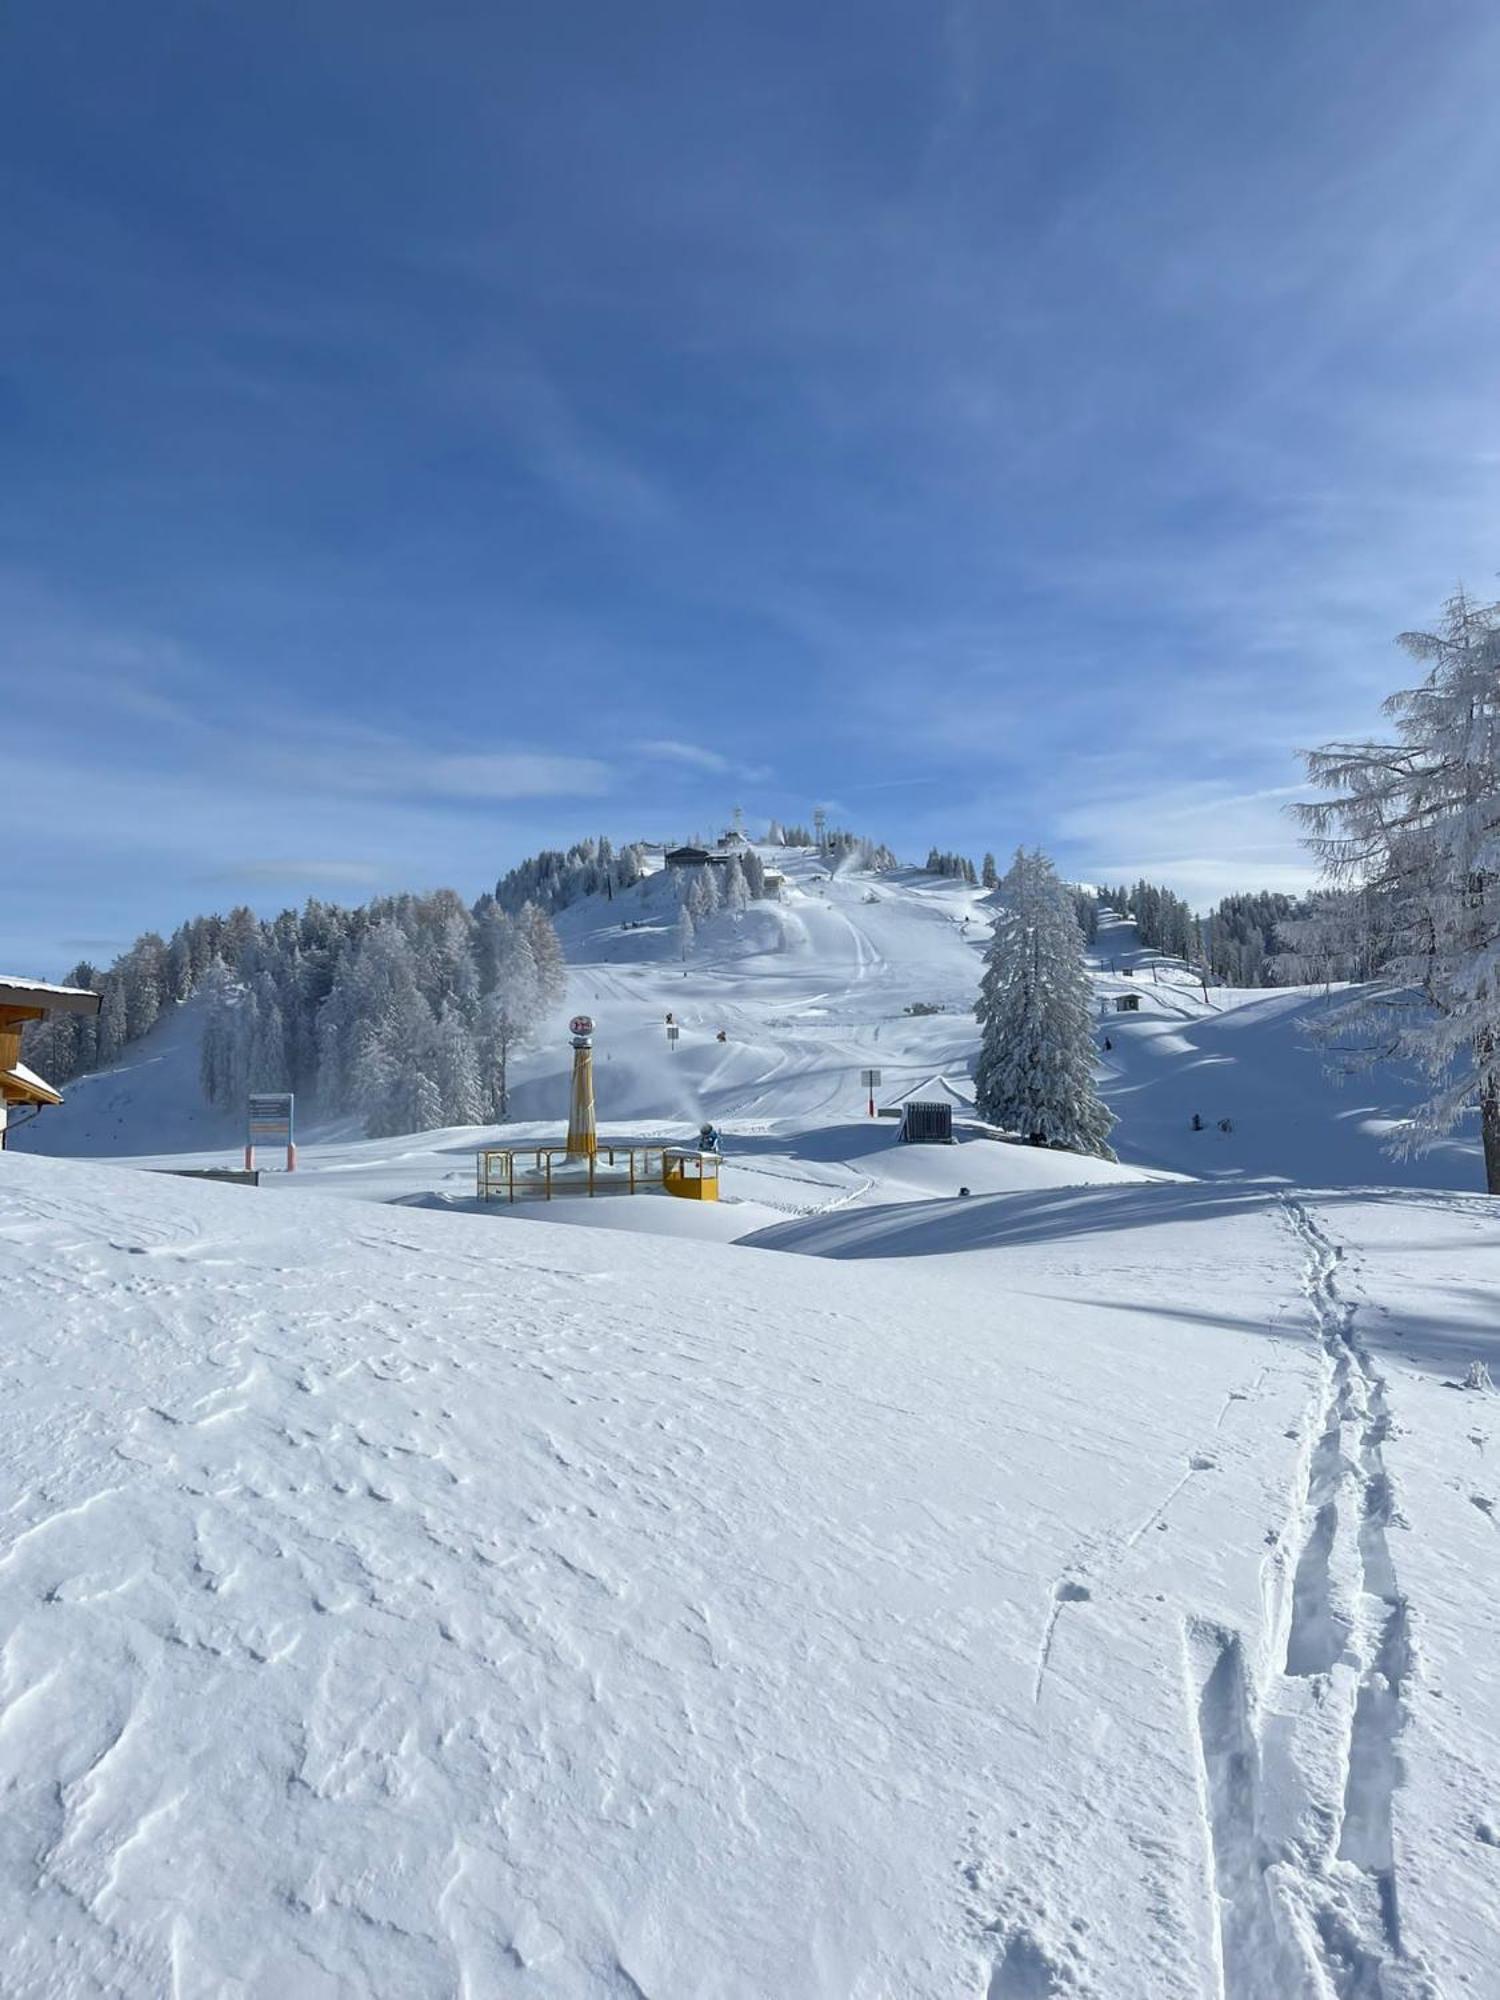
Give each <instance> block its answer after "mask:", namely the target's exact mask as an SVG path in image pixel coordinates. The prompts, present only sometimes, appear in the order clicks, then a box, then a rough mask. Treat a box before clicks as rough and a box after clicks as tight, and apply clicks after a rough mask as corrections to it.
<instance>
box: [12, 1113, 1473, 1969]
mask: <svg viewBox="0 0 1500 2000" xmlns="http://www.w3.org/2000/svg"><path fill="white" fill-rule="evenodd" d="M994 1150H996V1151H1012V1150H1016V1149H1000V1148H996V1149H994ZM625 1205H626V1204H622V1206H625ZM921 1212H922V1213H923V1214H925V1215H926V1216H927V1217H928V1218H929V1219H930V1221H931V1224H932V1226H933V1228H934V1230H935V1232H936V1233H935V1235H934V1237H933V1240H932V1241H931V1242H929V1243H928V1245H927V1246H926V1251H925V1254H921V1255H915V1256H902V1257H896V1258H894V1259H893V1258H891V1257H888V1256H883V1255H880V1256H877V1257H876V1259H875V1260H874V1261H865V1260H864V1258H863V1257H856V1258H855V1260H854V1261H847V1260H842V1261H828V1260H827V1259H825V1258H823V1257H820V1256H818V1255H813V1256H779V1255H773V1254H768V1253H767V1252H766V1251H764V1250H758V1249H751V1248H739V1247H735V1246H728V1245H722V1246H721V1245H716V1244H712V1243H702V1242H699V1243H688V1244H684V1243H674V1242H669V1241H661V1240H648V1239H644V1238H636V1239H634V1240H632V1239H630V1238H628V1237H622V1236H619V1235H615V1234H607V1233H604V1232H600V1231H589V1230H579V1229H572V1230H559V1229H555V1228H550V1227H545V1226H543V1227H535V1228H516V1227H506V1226H504V1225H502V1224H500V1223H499V1222H498V1221H497V1220H496V1219H494V1218H490V1217H471V1216H465V1215H459V1216H445V1215H435V1214H429V1213H421V1212H415V1211H407V1210H398V1209H392V1208H389V1207H374V1206H371V1205H370V1204H368V1203H349V1202H340V1201H335V1200H328V1199H325V1200H296V1199H277V1198H275V1197H273V1196H270V1195H267V1194H266V1193H264V1192H261V1193H256V1192H253V1191H248V1190H242V1189H237V1188H212V1187H204V1186H200V1185H194V1184H192V1183H188V1182H184V1181H180V1180H171V1179H166V1178H162V1177H158V1176H155V1175H149V1174H142V1173H138V1172H132V1171H126V1170H122V1169H119V1168H108V1167H97V1166H80V1165H75V1164H72V1163H63V1162H52V1161H47V1160H38V1159H28V1158H25V1157H23V1156H21V1155H18V1154H9V1155H5V1156H0V1284H3V1288H4V1296H5V1298H6V1302H7V1312H6V1315H5V1323H4V1334H3V1349H0V1354H3V1366H4V1371H5V1395H4V1398H3V1400H0V1523H3V1526H0V1631H3V1650H0V1676H3V1678H0V1777H3V1782H4V1786H5V1794H6V1801H7V1803H6V1812H5V1815H4V1820H3V1826H4V1833H3V1836H0V1925H3V1932H4V1935H5V1938H6V1940H7V1947H6V1953H7V1955H6V1975H5V1982H4V1983H5V1990H6V1991H7V1993H14V1994H16V1995H18V1996H20V1995H25V1996H44V1995H45V1996H59V2000H60V1997H61V1996H68V2000H74V1996H85V1995H90V1996H102V1995H105V1994H108V1995H111V1996H121V2000H136V1996H140V2000H157V1996H160V1995H163V1994H167V1993H172V1994H176V1995H180V1996H183V2000H200V1996H201V1997H202V2000H206V1997H207V1996H210V1995H219V1994H224V1993H244V1994H247V1995H248V1994H257V1995H258V1994H269V1993H286V1994H294V1995H297V1996H299V2000H301V1996H309V2000H317V1996H324V1995H328V1996H332V1995H335V1994H338V1995H370V1996H382V2000H384V1996H391V1995H403V1994H411V1995H417V1994H422V1995H427V1994H447V1993H452V1994H458V1993H466V1994H474V1995H480V1994H482V1995H486V1996H488V1995H497V1996H499V1995H505V1994H511V1993H514V1994H517V1995H520V1994H535V1995H545V1996H559V2000H562V1996H566V2000H587V1996H595V1995H597V1996H616V2000H618V1996H621V1995H625V1994H632V1995H637V1996H639V1995H642V1994H652V1995H667V1994H695V1995H699V1994H701V1995H719V1996H726V2000H727V1996H743V2000H762V1996H765V1995H768V1994H775V1995H778V1996H781V1995H786V1996H796V1997H797V2000H815V1996H827V2000H847V1996H854V1995H867V1996H873V1995H878V1994H891V1995H894V1994H900V1995H902V1996H911V2000H924V1996H932V2000H951V1996H953V1995H955V1994H958V1995H964V1994H971V1995H974V1996H975V2000H983V1996H989V2000H1019V1997H1020V1996H1036V1995H1047V1994H1053V1995H1061V1994H1068V1993H1072V1994H1079V1995H1083V1994H1090V1995H1095V1996H1099V2000H1103V1996H1109V2000H1202V1996H1204V1995H1206V1994H1214V1993H1227V1994H1229V1995H1233V1996H1236V2000H1239V1997H1240V1996H1250V2000H1273V1996H1274V2000H1288V1996H1296V1995H1303V1994H1305V1995H1307V1996H1309V2000H1311V1996H1314V1995H1321V1994H1344V1993H1347V1994H1359V1995H1366V1994H1369V1995H1374V1994H1383V1995H1386V1996H1415V1995H1437V1994H1440V1993H1452V1994H1456V1993H1459V1992H1467V1993H1473V1994H1479V1993H1482V1992H1485V1991H1487V1990H1490V1989H1489V1982H1491V1981H1492V1974H1493V1966H1494V1963H1495V1952H1496V1945H1497V1941H1500V1889H1497V1878H1496V1872H1495V1862H1496V1855H1497V1853H1500V1846H1497V1842H1500V1830H1497V1821H1500V1761H1497V1729H1500V1724H1497V1711H1496V1706H1495V1703H1494V1701H1493V1687H1492V1685H1491V1681H1492V1678H1493V1676H1492V1671H1491V1662H1492V1661H1493V1659H1494V1658H1495V1656H1496V1646H1497V1641H1500V1631H1497V1629H1496V1609H1495V1607H1496V1603H1497V1601H1500V1593H1497V1592H1496V1591H1495V1589H1494V1588H1493V1584H1494V1580H1495V1574H1496V1569H1497V1550H1500V1544H1497V1542H1496V1528H1495V1523H1496V1519H1497V1517H1500V1489H1497V1486H1496V1481H1495V1477H1494V1472H1493V1464H1492V1460H1493V1457H1494V1454H1495V1452H1496V1451H1497V1450H1500V1441H1497V1439H1496V1438H1495V1437H1494V1436H1493V1435H1492V1433H1493V1432H1494V1430H1495V1423H1494V1417H1493V1413H1492V1399H1490V1398H1486V1397H1484V1396H1482V1395H1474V1394H1463V1393H1455V1392H1454V1390H1453V1389H1452V1388H1451V1387H1450V1386H1448V1385H1449V1384H1450V1383H1452V1382H1453V1381H1455V1380H1457V1379H1459V1378H1460V1377H1461V1374H1462V1372H1463V1370H1464V1368H1465V1367H1466V1366H1467V1364H1468V1362H1469V1361H1470V1360H1473V1359H1478V1358H1483V1357H1486V1356H1488V1357H1490V1358H1491V1359H1492V1360H1494V1361H1496V1362H1497V1365H1500V1357H1497V1355H1496V1345H1497V1343H1496V1336H1495V1332H1494V1328H1495V1325H1496V1323H1497V1314H1496V1305H1497V1303H1500V1256H1497V1252H1496V1249H1495V1246H1494V1241H1493V1230H1492V1228H1491V1226H1490V1222H1489V1215H1488V1205H1487V1204H1486V1203H1484V1202H1483V1201H1481V1200H1477V1199H1473V1200H1460V1199H1456V1198H1453V1197H1411V1196H1404V1197H1392V1198H1389V1199H1382V1198H1378V1197H1360V1198H1356V1199H1350V1198H1349V1197H1347V1196H1343V1195H1334V1196H1331V1197H1326V1198H1324V1197H1316V1196H1299V1197H1295V1198H1291V1199H1286V1198H1282V1197H1279V1196H1278V1195H1277V1194H1276V1193H1275V1192H1274V1191H1268V1190H1264V1189H1249V1188H1243V1187H1240V1188H1230V1187H1225V1186H1223V1185H1198V1186H1184V1185H1182V1184H1173V1183H1158V1184H1155V1185H1150V1184H1146V1185H1139V1184H1138V1185H1123V1186H1122V1185H1104V1186H1096V1187H1093V1188H1087V1189H1075V1190H1072V1191H1056V1190H1054V1191H1053V1192H1052V1193H1050V1194H1040V1193H1033V1194H1021V1195H1014V1196H1003V1195H996V1196H989V1197H976V1198H974V1199H972V1200H970V1201H968V1202H937V1203H931V1202H929V1203H925V1204H923V1205H922V1211H921ZM884 1213H885V1214H886V1215H887V1216H890V1217H892V1218H894V1217H895V1216H896V1215H897V1214H898V1211H896V1210H894V1209H892V1210H887V1211H884ZM880 1214H881V1211H874V1210H872V1211H869V1212H868V1219H869V1220H871V1221H873V1220H875V1219H877V1218H878V1216H879V1215H880ZM902 1226H903V1227H905V1226H907V1225H906V1224H903V1225H902ZM792 1227H793V1228H794V1229H798V1230H806V1229H808V1228H812V1229H822V1230H837V1229H839V1228H842V1227H844V1222H843V1220H842V1218H841V1217H840V1216H839V1215H838V1214H836V1213H833V1214H830V1215H828V1216H827V1217H826V1218H824V1219H823V1220H822V1221H821V1222H819V1221H816V1220H814V1221H813V1222H812V1223H805V1224H804V1223H799V1224H795V1225H792ZM793 1247H797V1248H801V1249H813V1250H817V1249H818V1248H819V1247H828V1248H836V1247H837V1246H836V1245H834V1244H832V1243H830V1244H827V1245H825V1246H819V1245H818V1244H817V1243H813V1242H808V1241H807V1240H806V1239H805V1237H804V1239H803V1240H802V1241H800V1242H798V1243H796V1244H795V1245H794V1246H793ZM882 1247H884V1248H885V1249H892V1248H910V1247H911V1246H910V1245H903V1244H896V1243H893V1242H891V1241H889V1240H887V1241H886V1243H885V1244H884V1246H882V1245H881V1244H880V1243H879V1242H871V1241H869V1240H867V1241H866V1243H865V1246H864V1249H865V1252H866V1253H868V1252H869V1251H870V1250H872V1249H874V1250H876V1251H879V1250H881V1248H882ZM846 1249H847V1245H846Z"/></svg>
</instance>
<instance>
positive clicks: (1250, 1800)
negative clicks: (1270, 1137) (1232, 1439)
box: [1186, 1195, 1437, 2000]
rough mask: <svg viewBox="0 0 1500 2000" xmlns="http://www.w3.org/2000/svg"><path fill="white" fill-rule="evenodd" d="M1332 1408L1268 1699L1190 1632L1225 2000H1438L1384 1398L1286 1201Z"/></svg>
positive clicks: (1323, 1256)
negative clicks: (1415, 1812) (1417, 1895)
mask: <svg viewBox="0 0 1500 2000" xmlns="http://www.w3.org/2000/svg"><path fill="white" fill-rule="evenodd" d="M1282 1208H1283V1211H1284V1214H1285V1217H1286V1221H1287V1224H1288V1227H1289V1229H1290V1231H1291V1233H1292V1235H1293V1237H1294V1238H1295V1240H1296V1242H1297V1243H1298V1245H1299V1247H1300V1249H1301V1251H1302V1254H1303V1259H1304V1263H1303V1278H1302V1283H1303V1291H1304V1294H1305V1297H1306V1300H1307V1305H1308V1308H1309V1311H1310V1314H1311V1318H1312V1321H1313V1325H1314V1328H1315V1332H1316V1335H1317V1338H1318V1341H1319V1344H1320V1346H1321V1348H1322V1351H1323V1358H1324V1391H1323V1396H1322V1403H1321V1407H1320V1409H1319V1411H1318V1412H1317V1419H1316V1422H1315V1425H1314V1437H1313V1441H1312V1444H1311V1449H1310V1451H1309V1455H1308V1465H1307V1472H1306V1478H1305V1482H1304V1487H1303V1491H1302V1494H1301V1498H1300V1503H1299V1505H1298V1506H1297V1508H1296V1510H1295V1513H1294V1517H1293V1520H1292V1522H1291V1523H1290V1524H1289V1528H1290V1531H1291V1534H1293V1535H1295V1534H1296V1533H1297V1532H1298V1531H1299V1530H1300V1533H1301V1548H1300V1551H1299V1553H1298V1556H1297V1561H1296V1565H1295V1570H1294V1574H1293V1579H1292V1587H1291V1598H1290V1605H1289V1617H1288V1622H1287V1632H1286V1639H1285V1646H1284V1649H1283V1651H1282V1656H1281V1663H1280V1671H1279V1672H1274V1673H1272V1674H1271V1675H1270V1676H1269V1677H1268V1679H1267V1684H1266V1685H1265V1686H1264V1688H1263V1689H1262V1690H1261V1692H1260V1694H1259V1699H1257V1693H1256V1687H1255V1681H1256V1676H1255V1674H1254V1673H1253V1672H1252V1669H1251V1666H1250V1663H1249V1662H1248V1660H1247V1658H1246V1652H1245V1646H1244V1643H1243V1641H1242V1640H1241V1638H1240V1636H1239V1635H1238V1634H1237V1633H1234V1632H1230V1631H1226V1630H1224V1629H1222V1628H1218V1627H1214V1626H1212V1625H1209V1624H1205V1623H1202V1622H1192V1621H1190V1623H1189V1626H1188V1629H1187V1634H1186V1637H1187V1659H1188V1673H1189V1686H1190V1690H1191V1691H1192V1693H1193V1700H1194V1719H1195V1724H1196V1728H1197V1733H1198V1743H1199V1757H1200V1768H1201V1776H1202V1786H1203V1812H1204V1819H1205V1823H1206V1830H1207V1844H1208V1851H1209V1854H1210V1856H1211V1880H1212V1884H1213V1888H1214V1893H1215V1900H1216V1903H1217V1907H1218V1913H1219V1952H1220V1964H1219V1971H1220V1979H1221V1991H1222V1994H1223V2000H1284V1996H1286V1995H1288V1994H1292V1993H1300V1992H1306V1993H1309V1994H1313V1993H1330V1994H1332V1995H1334V1996H1336V2000H1436V1995H1437V1988H1436V1986H1435V1985H1434V1984H1433V1983H1432V1981H1431V1980H1430V1978H1429V1977H1428V1975H1427V1974H1426V1972H1425V1970H1424V1968H1423V1966H1422V1965H1421V1963H1420V1962H1419V1961H1417V1960H1415V1959H1414V1958H1412V1957H1411V1956H1409V1955H1408V1952H1407V1949H1406V1944H1405V1940H1404V1938H1403V1935H1402V1929H1401V1914H1400V1894H1399V1882H1398V1868H1397V1852H1396V1841H1395V1835H1394V1829H1393V1801H1394V1798H1395V1794H1396V1790H1397V1788H1398V1785H1399V1783H1400V1762H1399V1756H1398V1749H1397V1745H1398V1742H1399V1738H1400V1736H1401V1732H1402V1730H1403V1727H1404V1725H1405V1721H1406V1691H1407V1688H1408V1686H1409V1683H1410V1680H1411V1676H1412V1671H1413V1655H1412V1638H1411V1616H1410V1609H1409V1606H1408V1604H1407V1601H1406V1599H1405V1597H1404V1596H1403V1595H1402V1593H1401V1590H1400V1587H1399V1583H1398V1580H1397V1576H1396V1569H1395V1564H1394V1561H1393V1558H1392V1553H1391V1547H1390V1530H1391V1528H1392V1527H1393V1526H1396V1525H1400V1517H1399V1515H1398V1513H1397V1511H1396V1506H1395V1500H1394V1496H1393V1491H1392V1486H1391V1481H1390V1477H1389V1474H1388V1473H1387V1471H1386V1468H1385V1462H1384V1453H1383V1447H1384V1445H1385V1442H1386V1440H1387V1438H1388V1436H1389V1433H1390V1415H1389V1410H1388V1405H1387V1396H1386V1386H1385V1382H1384V1379H1383V1377H1382V1376H1381V1374H1380V1373H1379V1371H1378V1370H1377V1369H1376V1368H1375V1366H1374V1364H1373V1363H1372V1361H1371V1360H1370V1357H1369V1355H1368V1353H1367V1352H1366V1350H1365V1349H1364V1347H1363V1346H1362V1345H1361V1343H1360V1341H1359V1338H1358V1335H1357V1333H1356V1328H1355V1313H1356V1309H1355V1306H1354V1304H1353V1302H1352V1301H1350V1300H1349V1299H1347V1298H1346V1297H1345V1295H1344V1292H1343V1290H1342V1288H1341V1285H1340V1274H1341V1271H1342V1269H1343V1265H1344V1259H1343V1253H1342V1251H1341V1250H1340V1248H1339V1246H1338V1245H1336V1244H1335V1243H1333V1242H1332V1241H1331V1240H1330V1239H1329V1238H1328V1236H1327V1235H1326V1234H1325V1233H1324V1231H1323V1229H1322V1228H1321V1227H1320V1225H1319V1224H1318V1222H1317V1221H1316V1219H1315V1218H1314V1215H1313V1213H1312V1212H1311V1210H1310V1208H1309V1207H1308V1205H1307V1203H1306V1202H1304V1201H1302V1200H1299V1199H1297V1198H1296V1197H1294V1196H1291V1195H1283V1197H1282Z"/></svg>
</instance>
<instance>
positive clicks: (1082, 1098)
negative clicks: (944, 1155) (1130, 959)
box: [974, 848, 1114, 1159]
mask: <svg viewBox="0 0 1500 2000" xmlns="http://www.w3.org/2000/svg"><path fill="white" fill-rule="evenodd" d="M996 895H997V899H998V901H999V906H1000V907H999V911H998V914H997V915H996V918H995V930H994V936H993V938H992V940H991V943H990V948H989V951H988V953H987V954H986V957H985V970H984V977H983V979H982V981H981V982H980V988H979V1004H978V1006H977V1008H976V1009H975V1012H976V1014H977V1016H978V1020H979V1025H980V1030H981V1039H980V1050H979V1061H978V1063H977V1065H976V1066H975V1071H974V1084H975V1099H976V1105H977V1109H978V1111H979V1115H980V1117H981V1118H983V1119H985V1120H987V1121H988V1122H989V1123H990V1124H992V1125H999V1126H1001V1127H1002V1128H1003V1129H1005V1130H1006V1131H1010V1132H1019V1133H1021V1134H1022V1135H1023V1137H1025V1138H1027V1139H1029V1140H1030V1141H1031V1142H1032V1144H1033V1145H1048V1146H1061V1147H1065V1148H1067V1149H1068V1150H1069V1151H1070V1152H1075V1153H1094V1154H1097V1155H1098V1156H1099V1157H1100V1158H1101V1159H1113V1158H1114V1155H1113V1153H1112V1152H1111V1151H1110V1147H1109V1144H1108V1140H1109V1130H1110V1127H1111V1125H1112V1124H1113V1123H1114V1119H1113V1116H1112V1115H1111V1113H1110V1112H1109V1110H1108V1109H1107V1108H1106V1107H1105V1105H1104V1103H1103V1102H1102V1101H1101V1099H1100V1097H1099V1093H1098V1089H1097V1087H1096V1085H1095V1082H1094V1040H1093V1003H1092V993H1091V989H1090V986H1089V981H1088V975H1087V973H1086V972H1085V970H1084V964H1083V938H1082V935H1081V933H1080V931H1079V928H1078V921H1077V918H1076V917H1075V915H1074V912H1073V903H1072V897H1071V896H1070V894H1069V892H1068V890H1067V889H1066V888H1064V886H1063V884H1062V882H1061V881H1060V880H1059V878H1058V874H1057V870H1056V869H1055V868H1054V867H1053V865H1052V863H1051V861H1050V860H1048V858H1047V856H1046V855H1045V854H1042V853H1041V852H1040V851H1038V850H1032V851H1031V852H1030V853H1027V852H1025V851H1024V850H1022V849H1019V848H1018V849H1017V851H1016V856H1015V859H1014V861H1013V862H1012V863H1011V866H1010V868H1009V870H1008V872H1007V873H1006V875H1005V876H1004V878H1003V879H1002V880H1001V882H1000V884H999V886H998V888H997V891H996Z"/></svg>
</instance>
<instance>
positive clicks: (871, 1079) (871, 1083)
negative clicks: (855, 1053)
mask: <svg viewBox="0 0 1500 2000" xmlns="http://www.w3.org/2000/svg"><path fill="white" fill-rule="evenodd" d="M859 1080H860V1082H861V1083H862V1084H863V1085H864V1087H865V1089H866V1090H867V1091H868V1092H869V1093H870V1116H871V1117H872V1118H873V1117H874V1116H875V1092H876V1090H877V1088H878V1087H879V1084H880V1071H879V1070H878V1069H862V1070H861V1071H860V1073H859Z"/></svg>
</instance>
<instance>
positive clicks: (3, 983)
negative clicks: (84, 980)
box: [0, 973, 103, 1014]
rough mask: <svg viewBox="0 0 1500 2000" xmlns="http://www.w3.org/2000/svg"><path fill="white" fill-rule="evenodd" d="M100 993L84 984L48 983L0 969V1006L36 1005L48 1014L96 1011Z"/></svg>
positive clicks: (100, 996) (92, 1012)
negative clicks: (19, 976) (62, 984)
mask: <svg viewBox="0 0 1500 2000" xmlns="http://www.w3.org/2000/svg"><path fill="white" fill-rule="evenodd" d="M102 997H103V996H102V995H101V994H98V993H92V992H90V991H89V989H88V988H87V987H86V986H49V985H48V984H47V982H46V981H45V980H41V979H14V978H10V977H8V976H7V975H6V974H4V973H0V1007H39V1008H41V1010H42V1011H43V1012H44V1013H48V1014H97V1013H98V1011H99V1002H100V1000H101V998H102Z"/></svg>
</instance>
